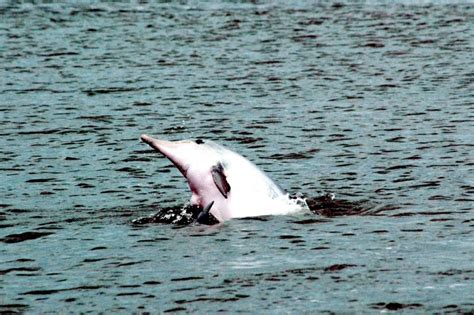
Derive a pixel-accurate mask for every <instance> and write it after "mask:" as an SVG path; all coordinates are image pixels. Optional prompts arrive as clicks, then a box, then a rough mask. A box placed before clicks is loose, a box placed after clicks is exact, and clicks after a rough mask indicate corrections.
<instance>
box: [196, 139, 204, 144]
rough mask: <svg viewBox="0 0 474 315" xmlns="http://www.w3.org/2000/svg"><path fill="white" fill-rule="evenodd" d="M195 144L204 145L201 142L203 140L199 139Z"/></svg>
mask: <svg viewBox="0 0 474 315" xmlns="http://www.w3.org/2000/svg"><path fill="white" fill-rule="evenodd" d="M196 143H197V144H203V143H204V141H203V140H201V139H197V140H196Z"/></svg>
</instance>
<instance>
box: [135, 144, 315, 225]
mask: <svg viewBox="0 0 474 315" xmlns="http://www.w3.org/2000/svg"><path fill="white" fill-rule="evenodd" d="M140 139H141V140H142V141H143V142H145V143H146V144H148V145H149V146H150V147H152V148H153V149H155V150H156V151H158V152H160V153H161V154H163V155H164V156H165V157H167V158H168V159H169V160H170V161H171V162H172V163H173V164H174V165H175V166H176V168H177V169H178V170H179V171H180V172H181V174H182V175H183V176H184V177H185V178H186V180H187V182H188V185H189V188H190V189H191V193H192V195H191V204H192V205H196V206H199V207H200V208H203V209H205V211H203V213H201V214H200V217H203V216H206V215H208V213H211V214H212V215H213V216H214V217H215V218H216V219H217V220H218V221H219V222H223V221H226V220H230V219H232V218H243V217H254V216H263V215H283V214H291V213H296V212H299V211H302V210H304V209H308V208H307V205H306V202H305V201H303V202H301V200H294V199H291V198H289V195H288V194H287V193H286V192H285V191H284V190H283V189H281V188H280V187H279V186H278V185H277V184H275V183H274V182H273V181H272V180H271V179H270V178H269V177H268V176H267V175H265V173H263V172H262V171H261V170H260V169H258V168H257V167H256V166H255V165H254V164H253V163H252V162H250V161H249V160H247V159H246V158H244V157H243V156H241V155H240V154H237V153H235V152H233V151H231V150H229V149H227V148H225V147H223V146H221V145H219V144H217V143H215V142H213V141H210V140H202V139H197V140H182V141H166V140H159V139H154V138H152V137H150V136H148V135H142V136H141V137H140Z"/></svg>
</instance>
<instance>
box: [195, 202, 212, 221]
mask: <svg viewBox="0 0 474 315" xmlns="http://www.w3.org/2000/svg"><path fill="white" fill-rule="evenodd" d="M213 204H214V201H211V202H210V203H209V204H208V205H207V206H205V207H204V209H202V211H201V212H200V213H199V214H198V216H197V218H196V222H198V223H201V224H209V223H208V222H209V211H210V210H211V208H212V205H213Z"/></svg>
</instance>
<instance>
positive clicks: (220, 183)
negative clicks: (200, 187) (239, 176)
mask: <svg viewBox="0 0 474 315" xmlns="http://www.w3.org/2000/svg"><path fill="white" fill-rule="evenodd" d="M211 173H212V179H214V183H215V184H216V186H217V189H219V191H220V192H221V194H222V196H224V198H226V199H227V193H228V192H229V191H230V185H229V183H228V182H227V178H226V176H225V174H224V167H223V166H222V164H221V163H217V165H214V166H213V167H212V169H211Z"/></svg>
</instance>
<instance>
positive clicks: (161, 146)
mask: <svg viewBox="0 0 474 315" xmlns="http://www.w3.org/2000/svg"><path fill="white" fill-rule="evenodd" d="M140 140H141V141H143V142H145V143H146V144H148V145H149V146H150V147H152V148H153V149H155V150H156V151H158V152H160V153H161V154H162V155H164V156H165V157H166V158H167V159H168V160H170V161H171V162H172V163H173V164H174V166H176V168H177V169H178V170H179V171H180V172H181V174H183V176H184V177H186V173H187V171H188V170H187V169H188V167H186V166H185V164H184V163H181V161H180V159H179V157H178V156H177V155H176V152H175V148H176V144H175V143H173V142H171V141H166V140H159V139H155V138H153V137H150V136H148V135H146V134H143V135H141V136H140Z"/></svg>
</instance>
